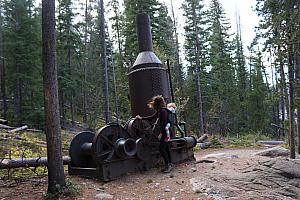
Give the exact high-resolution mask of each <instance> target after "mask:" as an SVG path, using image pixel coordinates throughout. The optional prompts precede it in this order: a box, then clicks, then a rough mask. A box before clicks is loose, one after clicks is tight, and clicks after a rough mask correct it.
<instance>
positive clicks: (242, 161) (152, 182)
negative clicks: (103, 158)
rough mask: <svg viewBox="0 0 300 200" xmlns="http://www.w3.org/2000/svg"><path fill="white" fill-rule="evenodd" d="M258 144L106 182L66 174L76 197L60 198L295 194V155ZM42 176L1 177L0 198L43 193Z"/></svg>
mask: <svg viewBox="0 0 300 200" xmlns="http://www.w3.org/2000/svg"><path fill="white" fill-rule="evenodd" d="M261 151H262V149H207V150H200V151H197V152H195V157H196V161H195V162H189V163H181V164H177V165H176V166H175V168H174V170H173V171H172V173H170V174H163V173H161V172H160V169H155V168H154V169H151V170H149V171H146V172H140V173H134V174H128V175H127V176H124V177H121V178H120V179H118V180H115V181H111V182H108V183H103V182H99V181H97V180H92V179H85V178H81V177H68V179H70V180H71V181H72V182H73V183H76V185H77V186H78V188H79V189H78V191H79V194H78V195H77V196H76V197H61V199H120V200H121V199H122V200H125V199H128V200H129V199H151V200H152V199H166V200H167V199H172V200H173V199H174V200H175V199H185V200H189V199H190V200H192V199H200V200H202V199H203V200H205V199H209V200H213V199H215V200H221V199H239V200H240V199H241V200H243V199H245V200H246V199H247V200H250V199H255V200H260V199H261V200H265V199H272V200H277V199H278V200H284V199H300V160H299V159H296V160H293V161H292V160H289V159H288V157H287V156H284V155H286V154H284V153H283V154H282V156H281V157H276V156H274V155H273V158H271V157H265V156H260V155H261V154H259V155H258V154H257V153H258V152H261ZM46 188H47V179H46V177H42V178H37V177H31V178H29V179H26V180H17V182H16V181H1V182H0V199H1V200H8V199H43V193H44V192H45V191H46Z"/></svg>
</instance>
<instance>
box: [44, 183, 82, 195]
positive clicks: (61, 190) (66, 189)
mask: <svg viewBox="0 0 300 200" xmlns="http://www.w3.org/2000/svg"><path fill="white" fill-rule="evenodd" d="M79 193H80V187H79V186H78V185H76V184H75V183H74V182H72V181H71V180H69V179H67V180H66V185H65V186H63V187H61V186H60V185H57V186H56V192H55V193H47V194H45V195H44V199H45V200H54V199H59V198H62V197H69V198H75V197H76V195H78V194H79Z"/></svg>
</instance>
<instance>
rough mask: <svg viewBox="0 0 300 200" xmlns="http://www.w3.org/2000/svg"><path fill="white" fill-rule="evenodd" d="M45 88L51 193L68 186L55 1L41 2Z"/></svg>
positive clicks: (45, 0) (49, 187)
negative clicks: (66, 184)
mask: <svg viewBox="0 0 300 200" xmlns="http://www.w3.org/2000/svg"><path fill="white" fill-rule="evenodd" d="M42 37H43V85H44V105H45V133H46V139H47V158H48V166H47V167H48V192H50V193H54V192H57V191H58V190H59V189H61V187H64V186H65V174H64V167H63V159H62V147H61V133H60V117H59V103H58V90H57V69H56V38H55V0H43V1H42Z"/></svg>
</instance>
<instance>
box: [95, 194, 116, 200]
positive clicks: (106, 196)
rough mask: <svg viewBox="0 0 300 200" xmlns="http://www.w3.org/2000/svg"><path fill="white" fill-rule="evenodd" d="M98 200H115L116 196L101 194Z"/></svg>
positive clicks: (98, 195) (97, 197)
mask: <svg viewBox="0 0 300 200" xmlns="http://www.w3.org/2000/svg"><path fill="white" fill-rule="evenodd" d="M95 198H96V199H101V200H106V199H113V198H114V196H113V195H111V194H107V193H99V194H97V195H96V196H95Z"/></svg>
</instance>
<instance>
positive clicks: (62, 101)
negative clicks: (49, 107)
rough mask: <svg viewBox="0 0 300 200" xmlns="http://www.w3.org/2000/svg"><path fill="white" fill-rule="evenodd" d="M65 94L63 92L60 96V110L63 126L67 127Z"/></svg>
mask: <svg viewBox="0 0 300 200" xmlns="http://www.w3.org/2000/svg"><path fill="white" fill-rule="evenodd" d="M64 96H65V92H64V91H63V90H61V92H60V95H59V104H60V107H59V110H60V113H61V121H62V122H61V125H62V127H64V126H65V125H66V110H65V97H64Z"/></svg>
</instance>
